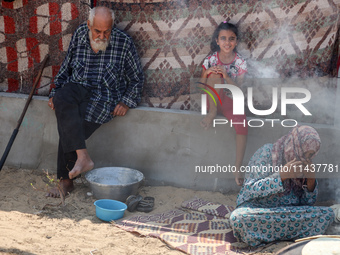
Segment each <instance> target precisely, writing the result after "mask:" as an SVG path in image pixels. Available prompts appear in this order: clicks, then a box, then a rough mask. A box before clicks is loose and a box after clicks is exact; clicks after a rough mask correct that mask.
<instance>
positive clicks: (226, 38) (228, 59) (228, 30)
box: [201, 21, 248, 186]
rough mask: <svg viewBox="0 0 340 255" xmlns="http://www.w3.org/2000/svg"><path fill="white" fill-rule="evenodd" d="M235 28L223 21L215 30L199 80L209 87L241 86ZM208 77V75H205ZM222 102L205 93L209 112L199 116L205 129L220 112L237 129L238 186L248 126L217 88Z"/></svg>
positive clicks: (242, 68) (225, 92)
mask: <svg viewBox="0 0 340 255" xmlns="http://www.w3.org/2000/svg"><path fill="white" fill-rule="evenodd" d="M237 37H238V30H237V27H236V26H235V25H233V24H230V23H227V22H226V21H224V22H222V23H221V24H220V25H219V26H218V27H217V28H216V30H215V32H214V34H213V37H212V42H211V45H210V47H211V50H212V52H213V53H212V54H211V55H209V56H208V57H206V58H205V60H204V62H203V65H202V66H203V70H202V74H201V78H202V79H201V81H202V83H206V84H208V85H210V86H212V87H214V85H215V84H232V85H235V86H240V85H241V84H242V81H243V79H244V75H245V73H246V72H247V64H246V61H245V60H244V59H243V58H242V57H241V56H240V55H239V54H238V53H236V51H235V48H236V45H237ZM208 78H209V79H208ZM216 91H217V92H218V94H219V96H220V98H221V101H222V105H219V104H218V106H217V107H216V106H215V104H214V102H213V99H212V98H211V97H208V103H209V112H208V114H207V115H206V117H205V118H204V119H203V120H202V122H201V125H202V127H204V128H205V129H208V128H209V127H210V126H211V124H212V121H213V119H214V118H215V117H216V114H217V113H222V114H223V115H224V116H225V117H226V118H227V119H228V120H229V121H230V120H232V122H233V123H245V124H233V127H234V128H235V131H236V161H235V166H236V169H237V172H235V173H234V176H235V181H236V184H237V185H239V186H241V185H242V183H243V178H242V175H241V173H240V172H239V170H240V167H241V165H242V160H243V157H244V152H245V148H246V142H247V134H248V127H247V121H246V116H245V115H233V100H232V99H231V98H230V94H229V93H228V90H225V89H216Z"/></svg>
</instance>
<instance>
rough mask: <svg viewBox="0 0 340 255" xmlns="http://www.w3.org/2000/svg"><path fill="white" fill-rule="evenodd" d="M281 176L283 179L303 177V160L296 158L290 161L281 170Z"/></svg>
mask: <svg viewBox="0 0 340 255" xmlns="http://www.w3.org/2000/svg"><path fill="white" fill-rule="evenodd" d="M280 176H281V180H282V181H284V180H286V179H295V178H303V176H304V165H303V163H302V161H297V160H296V158H294V159H293V160H292V161H289V162H288V163H287V164H285V165H284V167H283V168H282V170H281V171H280Z"/></svg>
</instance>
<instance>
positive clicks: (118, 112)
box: [112, 102, 130, 116]
mask: <svg viewBox="0 0 340 255" xmlns="http://www.w3.org/2000/svg"><path fill="white" fill-rule="evenodd" d="M129 109H130V108H129V107H128V106H127V105H126V104H124V103H123V102H119V103H118V104H117V105H116V107H115V109H114V110H113V112H112V115H113V116H124V115H125V114H126V113H127V111H128V110H129Z"/></svg>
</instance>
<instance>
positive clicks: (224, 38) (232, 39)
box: [216, 30, 237, 54]
mask: <svg viewBox="0 0 340 255" xmlns="http://www.w3.org/2000/svg"><path fill="white" fill-rule="evenodd" d="M216 43H217V45H218V46H220V52H221V53H225V54H230V53H232V52H233V51H234V49H235V47H236V45H237V37H236V34H235V33H234V32H233V31H231V30H221V31H220V33H219V35H218V38H217V39H216Z"/></svg>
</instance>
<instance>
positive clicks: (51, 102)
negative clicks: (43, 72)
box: [48, 97, 54, 110]
mask: <svg viewBox="0 0 340 255" xmlns="http://www.w3.org/2000/svg"><path fill="white" fill-rule="evenodd" d="M48 106H49V107H51V109H52V110H54V104H53V97H51V98H50V99H49V100H48Z"/></svg>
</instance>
